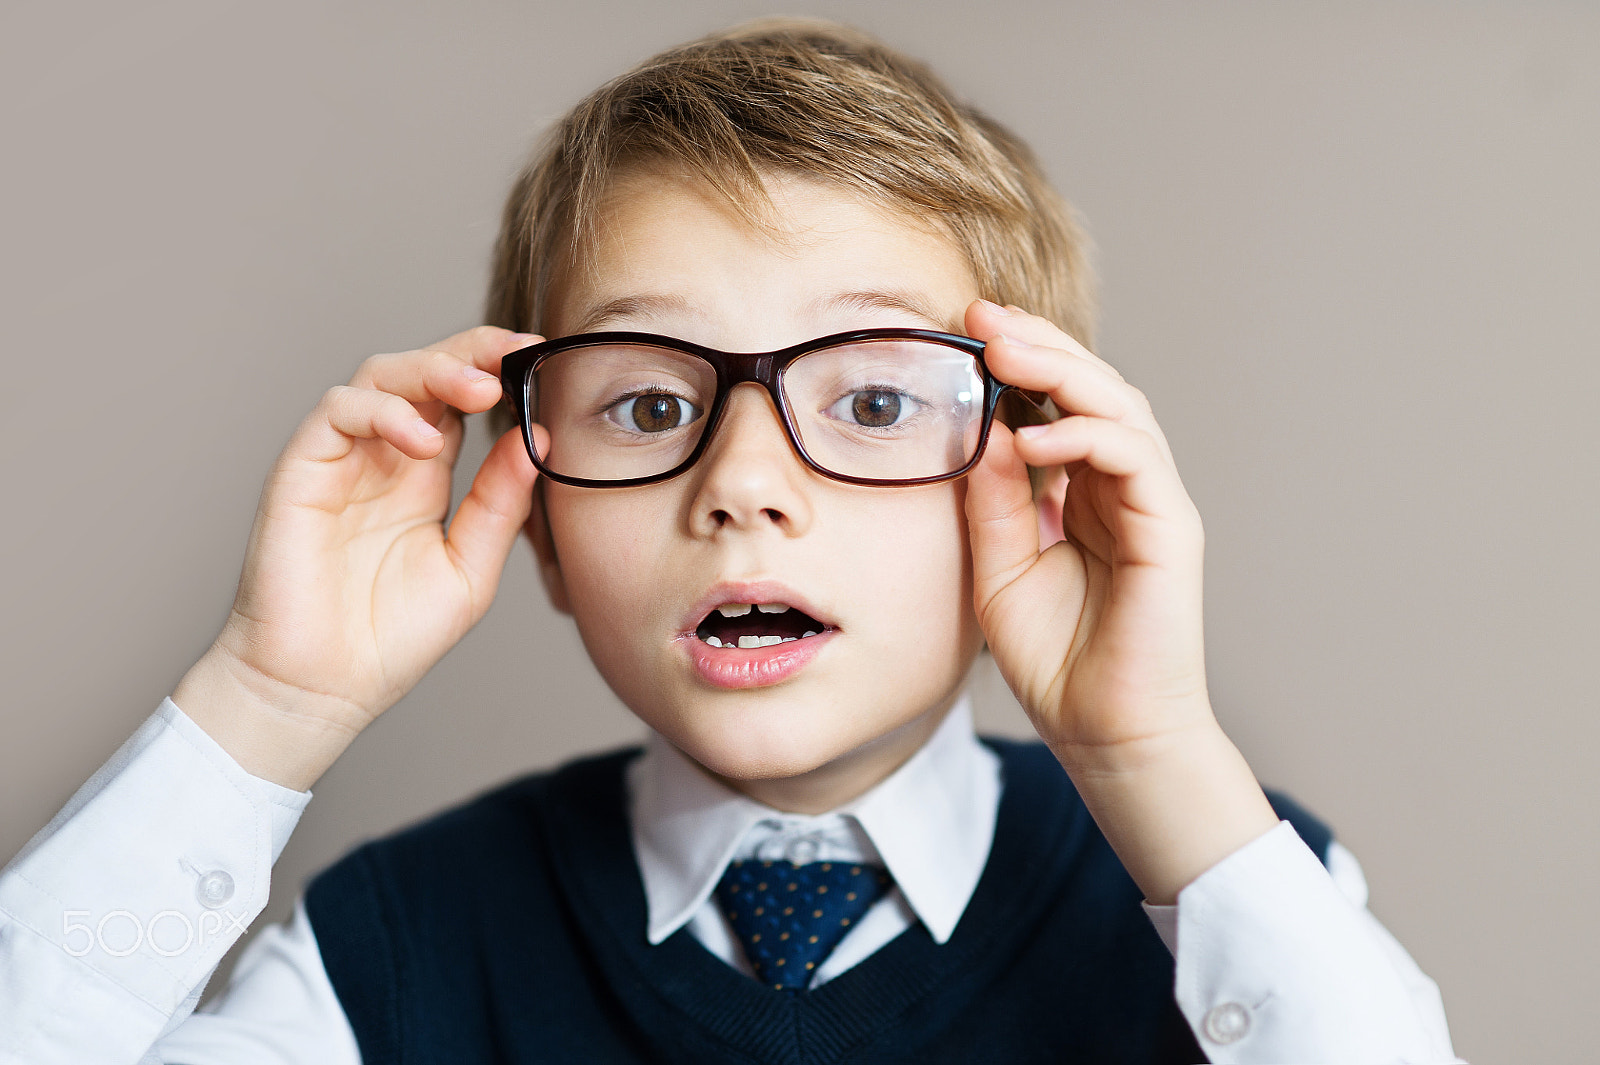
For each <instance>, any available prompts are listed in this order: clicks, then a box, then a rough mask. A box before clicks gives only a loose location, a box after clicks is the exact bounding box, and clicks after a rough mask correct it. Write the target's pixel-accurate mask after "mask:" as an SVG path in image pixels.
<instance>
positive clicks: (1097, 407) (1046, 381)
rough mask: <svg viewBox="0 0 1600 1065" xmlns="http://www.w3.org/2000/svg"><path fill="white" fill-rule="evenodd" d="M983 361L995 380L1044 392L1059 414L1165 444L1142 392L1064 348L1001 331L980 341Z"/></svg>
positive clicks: (1153, 414) (1148, 402)
mask: <svg viewBox="0 0 1600 1065" xmlns="http://www.w3.org/2000/svg"><path fill="white" fill-rule="evenodd" d="M984 361H985V362H986V363H987V364H988V366H989V369H990V371H991V372H992V373H993V374H994V375H995V376H996V377H998V378H999V379H1000V380H1002V381H1004V382H1006V383H1007V384H1011V385H1016V386H1017V387H1019V388H1025V389H1029V390H1030V391H1034V392H1044V393H1047V394H1048V395H1049V396H1050V398H1051V399H1053V400H1054V401H1055V403H1056V406H1057V407H1059V408H1060V409H1061V410H1062V411H1063V412H1066V413H1068V414H1087V415H1089V416H1091V417H1094V418H1106V419H1109V420H1111V421H1118V422H1124V423H1126V424H1128V425H1133V426H1136V427H1138V428H1140V429H1143V430H1144V431H1145V432H1147V433H1150V434H1151V435H1152V436H1155V437H1157V438H1158V439H1161V442H1162V443H1163V444H1165V443H1166V440H1165V438H1164V437H1162V434H1161V429H1160V426H1158V425H1157V424H1156V419H1155V413H1154V412H1153V411H1152V410H1151V409H1150V401H1149V400H1148V399H1146V398H1145V395H1144V393H1143V392H1140V391H1139V390H1138V389H1137V388H1134V387H1133V386H1132V385H1130V384H1128V383H1127V382H1126V381H1124V380H1122V379H1121V378H1118V377H1112V376H1111V375H1109V374H1106V373H1103V372H1101V371H1100V370H1098V369H1096V368H1095V367H1094V366H1092V365H1091V364H1090V363H1088V362H1086V361H1084V360H1083V359H1078V358H1074V357H1073V356H1072V355H1071V354H1069V353H1068V352H1065V351H1062V350H1061V349H1059V348H1047V347H1041V346H1038V345H1034V344H1029V343H1025V342H1023V341H1021V340H1017V339H1015V338H1013V337H1011V336H1009V335H1006V334H1001V335H1000V336H997V337H995V338H994V339H993V340H990V341H989V342H988V343H987V344H986V345H985V348H984Z"/></svg>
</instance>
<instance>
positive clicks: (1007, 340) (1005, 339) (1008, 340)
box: [995, 333, 1033, 348]
mask: <svg viewBox="0 0 1600 1065" xmlns="http://www.w3.org/2000/svg"><path fill="white" fill-rule="evenodd" d="M995 339H996V340H998V341H1000V343H1002V344H1010V345H1011V346H1012V347H1014V348H1031V347H1033V345H1032V344H1030V343H1028V342H1027V341H1026V340H1018V339H1017V338H1016V337H1011V336H1006V335H1005V334H1004V333H1001V334H999V335H998V336H996V337H995Z"/></svg>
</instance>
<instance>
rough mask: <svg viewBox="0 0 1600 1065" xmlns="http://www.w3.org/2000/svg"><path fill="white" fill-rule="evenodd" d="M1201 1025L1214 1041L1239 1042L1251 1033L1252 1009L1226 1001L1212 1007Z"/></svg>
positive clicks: (1208, 1037)
mask: <svg viewBox="0 0 1600 1065" xmlns="http://www.w3.org/2000/svg"><path fill="white" fill-rule="evenodd" d="M1200 1027H1201V1030H1202V1031H1203V1032H1204V1033H1205V1037H1206V1038H1207V1039H1209V1040H1211V1041H1212V1042H1213V1043H1218V1044H1221V1045H1223V1046H1226V1045H1227V1044H1229V1043H1237V1042H1238V1041H1239V1040H1241V1039H1243V1038H1244V1037H1245V1036H1246V1035H1248V1034H1249V1033H1250V1011H1249V1010H1247V1009H1245V1008H1244V1007H1243V1006H1241V1005H1239V1004H1238V1003H1237V1002H1224V1003H1223V1004H1222V1005H1220V1006H1213V1007H1212V1009H1211V1012H1209V1013H1207V1014H1206V1019H1205V1021H1204V1022H1202V1023H1201V1025H1200Z"/></svg>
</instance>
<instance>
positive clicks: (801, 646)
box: [683, 599, 837, 688]
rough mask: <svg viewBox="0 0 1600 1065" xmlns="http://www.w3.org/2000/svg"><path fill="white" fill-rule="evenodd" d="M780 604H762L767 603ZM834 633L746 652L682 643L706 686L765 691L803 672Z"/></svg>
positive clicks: (693, 641) (695, 642)
mask: <svg viewBox="0 0 1600 1065" xmlns="http://www.w3.org/2000/svg"><path fill="white" fill-rule="evenodd" d="M779 601H780V600H776V599H765V600H762V602H767V603H773V602H779ZM807 613H810V611H807ZM702 616H703V615H702ZM836 631H837V630H835V629H829V630H828V631H827V632H822V633H818V634H817V635H815V636H805V637H802V638H801V639H798V640H792V641H790V642H789V643H778V644H773V645H772V646H771V647H751V648H748V649H746V648H740V647H712V646H711V645H710V644H708V643H706V642H705V641H704V640H701V639H698V638H696V637H695V636H692V635H691V636H689V637H688V638H687V639H685V640H684V641H683V642H684V643H685V644H687V645H688V649H689V661H690V662H691V663H692V664H693V665H694V671H695V673H697V674H699V676H700V679H701V680H703V681H705V682H706V683H707V684H710V685H712V686H713V687H717V688H764V687H766V686H768V685H770V684H778V683H780V682H782V681H785V680H788V679H789V678H790V677H792V676H794V675H795V674H796V673H798V672H800V671H801V670H802V669H804V668H805V667H806V666H807V665H809V664H810V662H811V660H812V659H813V658H815V657H817V654H818V653H819V652H820V651H821V650H822V646H823V644H825V643H827V642H828V641H829V640H831V639H833V636H834V633H835V632H836Z"/></svg>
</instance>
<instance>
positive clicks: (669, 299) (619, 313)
mask: <svg viewBox="0 0 1600 1065" xmlns="http://www.w3.org/2000/svg"><path fill="white" fill-rule="evenodd" d="M694 313H695V312H694V309H693V308H692V307H690V306H689V301H688V300H686V299H684V298H683V297H682V296H667V295H637V296H618V297H617V298H616V299H610V300H606V301H605V302H604V303H601V304H598V305H596V306H594V307H591V308H590V309H589V313H588V314H586V315H584V316H583V319H582V320H581V321H580V322H578V327H577V328H576V329H574V330H573V332H575V333H592V332H594V331H595V329H596V328H597V327H598V326H601V325H604V324H605V323H607V322H610V321H613V320H614V319H617V318H640V317H644V318H659V317H662V316H663V315H667V314H680V315H684V314H690V315H693V314H694ZM695 316H696V317H698V315H695Z"/></svg>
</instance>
